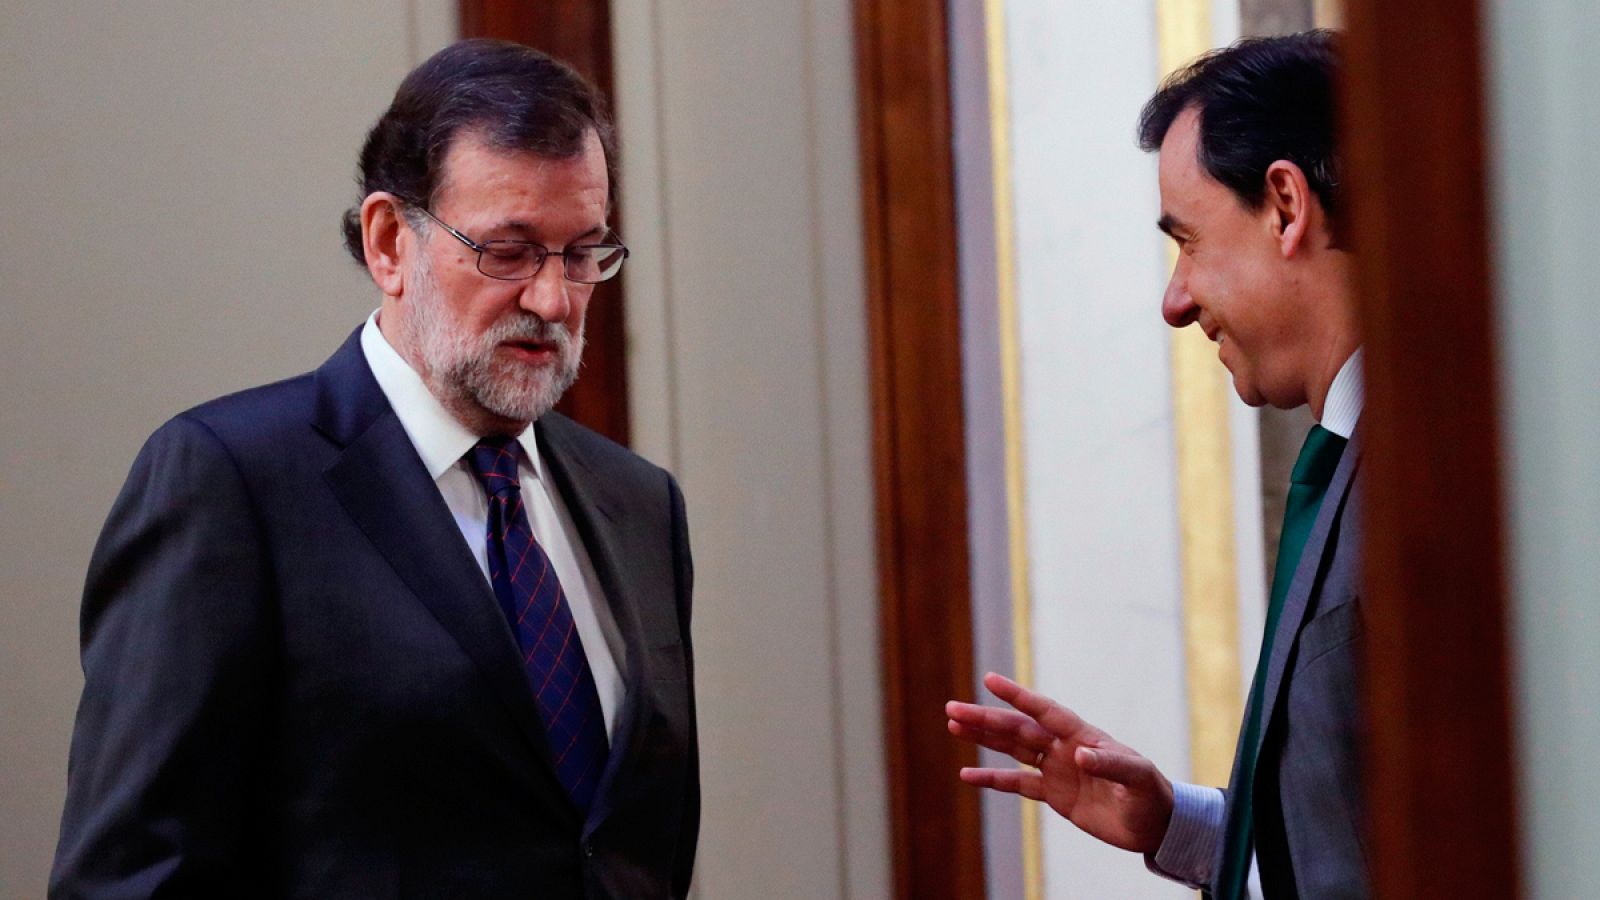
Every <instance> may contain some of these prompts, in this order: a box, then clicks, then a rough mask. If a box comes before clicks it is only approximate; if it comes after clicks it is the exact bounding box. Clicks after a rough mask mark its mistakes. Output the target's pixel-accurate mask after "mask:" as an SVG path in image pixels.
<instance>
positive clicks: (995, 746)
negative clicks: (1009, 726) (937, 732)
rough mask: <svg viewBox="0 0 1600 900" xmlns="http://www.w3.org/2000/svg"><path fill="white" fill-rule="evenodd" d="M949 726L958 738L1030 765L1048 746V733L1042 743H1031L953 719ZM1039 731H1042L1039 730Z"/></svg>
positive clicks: (1037, 759)
mask: <svg viewBox="0 0 1600 900" xmlns="http://www.w3.org/2000/svg"><path fill="white" fill-rule="evenodd" d="M949 728H950V733H951V734H953V735H955V736H956V737H958V738H961V739H963V740H968V741H971V742H973V743H974V744H977V745H979V746H980V747H987V748H989V749H990V750H994V751H996V752H998V753H1004V754H1006V755H1007V756H1009V757H1011V758H1012V759H1014V760H1016V761H1017V762H1019V763H1024V764H1026V765H1030V766H1031V765H1033V764H1034V763H1036V762H1038V761H1039V754H1041V753H1044V752H1045V751H1046V750H1047V749H1048V748H1049V746H1050V743H1049V737H1048V735H1046V738H1045V742H1044V743H1043V744H1039V745H1032V744H1029V743H1026V742H1024V741H1019V740H1017V739H1016V737H1015V735H1010V734H1003V733H995V732H992V731H984V730H983V729H981V728H974V727H972V726H970V725H964V724H962V723H960V722H957V721H955V720H951V721H950V723H949ZM1041 733H1043V732H1042V731H1041Z"/></svg>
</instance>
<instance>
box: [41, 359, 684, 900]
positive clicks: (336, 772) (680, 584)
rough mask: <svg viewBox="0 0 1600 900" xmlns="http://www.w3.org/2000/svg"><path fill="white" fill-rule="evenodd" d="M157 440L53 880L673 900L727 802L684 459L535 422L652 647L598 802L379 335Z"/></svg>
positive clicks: (87, 716) (157, 890)
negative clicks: (707, 812)
mask: <svg viewBox="0 0 1600 900" xmlns="http://www.w3.org/2000/svg"><path fill="white" fill-rule="evenodd" d="M358 336H359V331H357V333H356V334H353V335H351V337H350V339H349V340H348V341H346V342H345V344H344V346H343V347H342V348H341V349H340V350H339V351H338V352H337V353H336V354H334V356H333V357H332V358H331V359H329V360H328V362H327V363H325V364H324V365H323V366H322V367H321V368H320V369H318V370H317V371H316V372H313V373H310V374H307V375H304V376H301V377H299V378H295V379H291V380H289V381H285V382H281V383H279V384H274V385H268V386H266V387H262V388H257V389H254V390H251V391H246V392H244V393H242V394H236V395H233V396H231V397H225V398H222V399H221V400H217V401H213V402H211V403H208V404H206V405H204V406H201V407H198V408H196V409H193V410H190V411H189V412H186V413H183V414H182V415H179V416H178V417H176V418H174V419H173V420H172V421H170V422H168V423H167V424H166V425H164V426H163V427H162V428H161V429H160V430H158V431H157V432H156V433H155V434H154V435H153V436H152V437H151V438H150V440H149V442H148V443H147V444H146V445H145V448H144V450H143V451H141V453H140V454H139V458H138V459H137V460H136V461H135V463H134V466H133V471H132V473H131V474H130V475H129V477H128V481H127V484H126V485H125V486H124V488H123V491H122V494H121V496H120V497H119V498H118V499H117V502H116V504H115V506H114V507H113V509H112V511H111V515H110V518H109V519H108V521H107V522H106V526H105V530H104V532H103V533H102V535H101V538H100V542H99V544H98V545H97V547H96V549H95V553H94V557H93V559H92V561H91V563H90V567H89V576H88V583H87V586H86V588H85V590H84V598H83V619H82V641H83V669H84V676H85V684H84V692H83V699H82V702H81V704H80V706H79V710H78V719H77V726H76V730H75V733H74V735H73V742H72V751H71V757H70V763H69V775H68V789H67V802H66V810H65V814H64V815H63V818H62V826H61V840H60V844H59V846H58V848H57V853H56V863H55V869H54V872H53V873H52V878H51V887H50V892H51V895H52V896H55V897H148V896H163V897H257V896H261V897H306V898H338V897H360V898H368V897H452V898H458V897H484V898H501V897H514V896H520V897H534V896H537V897H552V898H568V897H571V898H577V897H618V898H624V897H625V898H635V897H666V896H677V897H681V896H683V895H684V894H685V893H686V892H687V890H688V885H689V875H690V870H691V868H692V865H693V861H694V853H695V843H696V835H697V833H698V827H699V816H700V791H699V786H700V782H699V770H698V757H697V751H696V731H695V712H694V685H693V657H692V653H691V647H690V641H689V609H690V592H691V589H692V583H693V569H692V566H691V563H690V558H689V543H688V534H687V529H686V524H685V518H684V511H683V499H682V496H681V495H680V494H679V492H678V488H677V485H676V484H675V483H674V482H673V480H672V478H671V477H670V476H669V475H668V474H667V473H666V472H663V471H662V470H660V469H658V468H656V467H655V466H653V465H650V464H649V463H647V462H645V461H644V460H642V459H640V458H639V457H637V456H635V455H633V454H632V453H630V452H628V451H627V450H625V449H623V448H622V447H619V446H617V445H616V444H613V443H611V442H610V441H607V440H605V439H604V438H602V437H600V436H598V435H596V434H594V433H592V432H590V431H588V430H587V429H584V428H582V427H580V426H578V425H576V424H574V423H572V422H571V421H569V420H567V419H565V418H563V417H561V416H559V415H555V414H551V415H549V416H546V417H545V418H543V419H541V420H540V422H539V425H538V429H537V434H538V439H539V442H540V449H541V452H542V454H543V456H544V458H545V459H546V461H547V462H548V464H549V466H548V468H549V472H550V473H551V476H552V478H553V480H554V482H555V484H556V485H557V487H558V488H559V490H560V491H561V494H562V497H563V499H564V501H565V503H566V505H567V508H568V509H569V510H570V511H571V513H572V517H573V520H574V522H575V523H576V526H577V529H578V532H579V537H580V538H581V539H582V541H583V545H584V547H585V548H586V549H587V550H588V553H589V557H590V559H591V560H592V561H593V563H594V567H595V572H596V575H597V576H598V578H599V581H600V584H601V587H602V589H603V592H604V595H605V600H606V602H607V603H608V604H609V605H610V607H611V611H612V613H613V616H614V618H615V621H616V623H617V627H618V629H619V630H620V631H621V634H622V638H623V641H624V643H625V647H626V652H625V669H624V673H625V674H624V677H625V681H626V698H625V701H624V704H623V708H622V710H621V712H620V715H619V719H618V726H617V730H616V733H615V734H614V735H613V739H612V742H611V756H610V759H609V762H608V765H607V768H606V771H605V773H604V775H603V777H602V780H601V782H600V786H599V793H598V795H597V796H596V798H595V801H594V804H593V807H592V808H591V810H590V811H589V813H588V815H587V817H583V816H580V815H579V812H578V810H577V808H576V807H575V806H574V805H573V804H572V802H571V801H570V799H569V798H568V797H567V795H566V793H565V792H564V790H563V789H562V787H561V785H560V783H559V782H558V780H557V779H556V776H555V772H554V768H553V765H552V763H551V760H550V749H549V746H548V741H547V740H546V738H545V735H544V733H543V726H542V724H541V722H540V719H539V716H538V711H537V708H536V706H535V703H534V700H533V696H532V693H531V692H530V691H529V689H528V685H527V681H526V679H525V677H524V675H523V672H522V668H521V664H520V659H519V653H518V651H517V648H516V644H515V640H514V639H513V637H512V635H511V631H510V628H509V626H508V624H507V622H506V621H505V618H504V616H503V615H502V614H501V612H500V608H499V605H498V604H497V603H496V601H495V598H494V595H493V592H492V590H491V588H490V586H489V583H488V581H487V580H486V579H485V578H484V577H483V573H482V571H481V570H480V569H479V568H478V565H477V563H476V562H475V561H474V560H473V558H472V555H471V553H470V552H469V551H468V549H467V546H466V542H465V541H463V540H462V539H461V533H460V531H459V530H458V529H457V527H456V524H455V521H454V520H453V518H452V516H451V514H450V511H449V509H448V508H447V507H446V506H445V503H444V500H443V498H442V497H441V496H440V494H439V491H438V488H437V487H436V486H435V484H434V483H433V480H432V479H431V478H430V477H429V475H428V473H427V471H426V469H425V468H424V466H423V464H422V461H421V460H420V459H419V458H418V456H417V454H416V451H415V449H414V448H413V447H412V445H411V442H410V439H409V438H408V437H407V435H406V433H405V431H404V429H403V428H402V427H401V425H400V421H399V419H398V418H397V417H396V415H395V414H394V411H393V410H392V409H391V408H390V407H389V404H388V401H387V399H386V398H385V397H384V395H383V392H382V391H381V389H380V388H379V387H378V384H377V382H376V380H374V378H373V376H372V373H371V370H370V369H368V367H367V364H366V360H365V358H364V356H363V355H362V353H361V348H360V345H359V337H358Z"/></svg>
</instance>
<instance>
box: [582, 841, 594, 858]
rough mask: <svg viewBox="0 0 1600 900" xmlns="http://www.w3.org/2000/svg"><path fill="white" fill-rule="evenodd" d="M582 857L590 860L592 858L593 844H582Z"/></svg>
mask: <svg viewBox="0 0 1600 900" xmlns="http://www.w3.org/2000/svg"><path fill="white" fill-rule="evenodd" d="M583 855H584V856H587V857H589V858H590V859H593V858H594V845H593V844H584V845H583Z"/></svg>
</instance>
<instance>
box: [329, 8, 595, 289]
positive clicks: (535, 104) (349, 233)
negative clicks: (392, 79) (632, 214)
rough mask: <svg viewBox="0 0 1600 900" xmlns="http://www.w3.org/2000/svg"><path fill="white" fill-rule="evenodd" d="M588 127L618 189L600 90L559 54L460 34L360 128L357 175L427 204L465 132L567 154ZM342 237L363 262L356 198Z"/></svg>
mask: <svg viewBox="0 0 1600 900" xmlns="http://www.w3.org/2000/svg"><path fill="white" fill-rule="evenodd" d="M590 131H593V132H595V134H597V135H598V136H599V138H600V146H601V147H602V148H603V149H604V151H605V157H606V178H607V181H608V182H609V184H610V187H611V194H612V196H613V197H615V196H616V162H615V159H616V148H615V146H614V138H613V134H612V126H611V118H610V116H609V115H608V113H607V111H606V105H605V100H604V98H602V97H601V96H600V92H599V91H598V90H596V89H595V87H594V86H593V85H591V84H589V82H587V81H585V80H584V79H583V77H582V76H581V75H579V74H578V73H577V72H574V71H573V70H572V69H571V68H570V67H568V66H567V65H566V64H565V63H562V62H561V61H559V60H557V59H554V58H552V57H550V56H547V55H545V54H543V53H540V52H539V51H537V50H534V49H532V48H530V47H524V46H522V45H521V44H513V43H510V42H508V41H492V40H481V39H479V40H467V41H459V42H457V43H455V44H452V45H450V46H449V47H446V48H445V49H443V50H440V51H439V52H438V53H435V54H434V55H433V56H431V57H429V58H428V60H427V61H426V62H424V63H423V64H422V65H420V66H418V67H416V68H415V69H413V70H412V72H411V74H410V75H407V76H406V79H405V81H402V82H401V83H400V88H399V90H397V91H395V94H394V101H393V102H391V103H390V104H389V109H388V110H387V111H385V112H384V114H383V117H382V118H380V119H378V124H376V125H374V126H372V130H371V131H370V132H368V133H367V142H366V144H365V145H364V146H363V147H362V149H361V170H360V172H359V173H358V175H357V178H356V180H357V183H358V184H359V185H360V188H361V197H362V199H365V198H366V197H367V196H368V195H369V194H372V193H373V192H374V191H388V192H389V193H392V194H396V195H398V196H400V197H402V198H404V199H405V200H407V201H411V202H416V203H421V204H424V205H426V206H428V207H430V208H431V207H432V206H433V201H434V199H435V197H434V195H435V193H436V192H437V191H438V189H439V186H440V180H441V171H440V170H441V168H442V167H443V165H444V160H445V156H446V155H447V154H448V153H449V150H450V147H451V145H452V144H453V143H454V142H455V140H456V139H457V138H458V137H460V136H461V135H462V134H464V133H471V134H473V135H474V136H475V137H478V138H479V139H481V140H483V141H484V142H485V143H487V144H488V145H489V146H491V147H495V148H497V149H501V150H518V151H525V152H528V153H534V154H537V155H539V156H543V157H547V158H549V159H573V158H575V157H577V156H579V155H581V154H582V153H583V149H584V146H585V142H586V140H587V135H588V133H589V132H590ZM342 224H343V230H344V241H345V247H346V248H347V249H348V250H349V251H350V255H351V256H353V257H355V260H356V262H358V263H360V264H362V265H366V261H367V259H366V253H365V251H364V250H363V249H362V246H361V207H360V204H359V203H358V204H357V205H356V206H354V207H352V208H351V209H349V210H346V211H345V214H344V220H343V223H342Z"/></svg>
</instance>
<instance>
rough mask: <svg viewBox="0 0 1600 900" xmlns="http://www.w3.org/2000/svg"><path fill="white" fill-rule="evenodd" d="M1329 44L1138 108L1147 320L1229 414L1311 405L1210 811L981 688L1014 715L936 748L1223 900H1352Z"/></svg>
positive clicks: (1338, 256)
mask: <svg viewBox="0 0 1600 900" xmlns="http://www.w3.org/2000/svg"><path fill="white" fill-rule="evenodd" d="M1336 68H1337V55H1336V48H1335V46H1334V38H1333V36H1332V35H1330V34H1328V33H1326V32H1310V33H1306V34H1300V35H1293V36H1289V37H1282V38H1265V39H1258V40H1248V41H1241V42H1240V43H1238V44H1235V45H1234V46H1232V47H1230V48H1228V49H1225V50H1221V51H1216V52H1213V53H1211V54H1208V55H1207V56H1204V57H1202V58H1201V59H1199V60H1198V61H1196V62H1195V63H1193V64H1191V65H1190V66H1189V67H1188V68H1186V69H1184V70H1182V71H1180V72H1178V73H1176V74H1175V75H1173V76H1172V77H1171V78H1170V79H1168V81H1167V82H1166V83H1165V84H1164V85H1163V86H1162V88H1161V90H1160V91H1159V92H1157V94H1156V95H1155V96H1154V97H1153V98H1151V100H1150V101H1149V103H1148V104H1146V106H1145V109H1144V113H1143V115H1142V116H1141V119H1140V125H1139V137H1140V144H1141V146H1143V147H1144V149H1146V150H1149V151H1159V153H1160V160H1159V170H1160V187H1161V218H1160V222H1159V225H1160V228H1161V230H1162V231H1164V232H1165V233H1166V234H1167V235H1169V236H1170V237H1171V238H1172V239H1173V241H1175V242H1176V244H1177V247H1178V261H1177V265H1176V267H1175V268H1174V270H1173V273H1172V279H1171V282H1170V283H1169V284H1168V286H1167V291H1166V296H1165V297H1164V298H1163V301H1162V315H1163V316H1164V317H1165V319H1166V321H1167V323H1168V324H1170V325H1172V326H1173V327H1174V328H1183V327H1186V326H1188V325H1192V324H1195V325H1198V326H1199V327H1200V328H1201V329H1202V330H1203V331H1204V332H1205V334H1206V336H1207V337H1208V338H1210V339H1211V340H1213V341H1215V342H1216V343H1217V345H1218V350H1217V353H1218V357H1219V358H1220V360H1221V361H1222V363H1223V365H1225V366H1226V367H1227V368H1228V371H1229V372H1230V373H1231V374H1232V376H1233V382H1234V388H1235V389H1236V390H1237V391H1238V393H1239V396H1240V397H1241V398H1243V399H1244V401H1245V402H1246V403H1249V404H1251V405H1254V406H1259V405H1262V404H1267V403H1270V404H1272V405H1273V406H1277V407H1281V408H1292V407H1295V406H1299V405H1302V404H1309V405H1310V407H1311V410H1312V412H1313V413H1314V414H1315V415H1316V417H1317V419H1318V422H1319V424H1318V425H1317V426H1316V427H1315V428H1313V429H1312V432H1311V433H1310V434H1309V435H1308V436H1307V438H1306V444H1305V447H1304V448H1303V449H1302V451H1301V454H1300V459H1299V460H1298V461H1297V462H1296V465H1295V470H1294V474H1293V476H1292V478H1291V481H1292V484H1291V486H1290V491H1289V498H1288V504H1287V505H1288V508H1287V510H1286V512H1285V518H1284V530H1283V539H1282V541H1281V542H1280V547H1279V555H1278V560H1277V565H1276V568H1275V570H1274V574H1273V580H1272V594H1271V601H1270V604H1269V607H1268V611H1267V628H1266V632H1265V634H1264V636H1263V641H1262V650H1261V656H1260V659H1259V661H1258V663H1257V666H1256V672H1255V680H1254V684H1253V686H1252V689H1251V693H1250V698H1249V701H1248V703H1247V704H1246V708H1245V720H1244V723H1243V726H1242V728H1241V730H1240V738H1239V745H1238V749H1237V751H1236V755H1235V760H1234V767H1233V775H1232V777H1231V779H1230V781H1229V786H1228V788H1227V790H1225V791H1224V790H1218V789H1216V788H1205V787H1198V786H1195V785H1188V784H1174V783H1172V782H1170V781H1169V780H1168V779H1167V778H1166V776H1164V775H1162V774H1161V772H1160V771H1159V770H1157V769H1156V767H1155V766H1154V765H1153V764H1152V763H1151V762H1150V761H1149V760H1147V759H1145V758H1144V757H1142V756H1140V755H1139V754H1138V753H1136V752H1134V751H1133V750H1132V749H1130V748H1128V747H1126V746H1124V745H1122V744H1120V743H1118V742H1117V741H1115V740H1114V739H1112V738H1111V737H1110V736H1109V735H1107V734H1106V733H1105V732H1103V731H1100V730H1099V729H1097V728H1095V727H1093V726H1092V725H1089V724H1088V723H1086V722H1084V721H1083V720H1082V719H1081V718H1079V717H1078V716H1077V715H1075V714H1074V713H1073V712H1072V711H1071V710H1069V709H1067V708H1065V707H1063V706H1061V705H1059V704H1057V703H1055V702H1054V701H1052V700H1050V699H1049V698H1047V697H1044V696H1041V695H1039V694H1037V693H1034V692H1032V691H1029V690H1026V689H1024V688H1022V687H1020V686H1019V685H1017V684H1015V683H1014V682H1012V681H1010V680H1009V679H1006V678H1003V677H1001V676H999V675H994V674H990V675H988V676H987V677H986V678H985V684H986V685H987V686H988V688H989V689H990V690H991V691H993V692H994V694H995V695H996V696H997V697H999V698H1000V699H1002V700H1004V701H1006V702H1007V703H1009V704H1011V705H1012V706H1013V707H1015V710H1005V709H996V708H985V707H981V706H976V705H973V704H967V703H957V702H952V703H950V704H949V706H948V708H947V711H948V713H949V716H950V730H951V731H952V733H954V734H956V735H957V736H959V737H963V738H967V739H970V740H973V741H975V742H977V743H979V744H982V745H983V746H986V747H989V748H991V749H994V750H997V751H1000V752H1003V753H1008V754H1010V755H1011V756H1012V757H1013V758H1015V759H1016V760H1018V761H1019V762H1022V763H1025V764H1027V765H1029V766H1032V767H1033V768H1034V769H1036V770H1037V771H1034V770H1030V769H1020V770H998V769H965V770H963V771H962V773H961V777H962V778H963V779H964V780H966V781H967V782H969V783H971V784H975V785H980V786H983V787H989V788H994V789H997V790H1003V791H1010V792H1013V793H1019V794H1022V795H1023V796H1026V797H1029V798H1031V799H1034V800H1043V801H1045V802H1046V803H1048V804H1049V805H1050V806H1051V807H1052V808H1053V809H1054V810H1055V811H1056V812H1057V813H1059V814H1061V815H1062V816H1064V817H1065V818H1067V819H1069V820H1071V821H1072V822H1073V823H1074V824H1075V825H1077V826H1078V827H1079V828H1081V829H1083V830H1084V831H1086V832H1088V833H1089V834H1091V835H1093V836H1095V837H1097V838H1099V839H1101V840H1103V841H1106V842H1107V843H1110V844H1113V845H1115V846H1117V847H1121V848H1124V849H1127V850H1133V851H1136V852H1140V853H1143V854H1145V855H1146V861H1147V863H1148V864H1149V866H1150V868H1151V869H1152V870H1153V871H1155V872H1157V873H1159V874H1162V875H1165V876H1167V877H1169V878H1173V879H1175V880H1178V881H1182V882H1184V883H1186V884H1188V885H1190V886H1192V887H1199V888H1202V889H1204V890H1205V891H1206V892H1207V894H1208V895H1209V896H1211V897H1215V898H1225V900H1237V898H1240V897H1243V896H1246V894H1247V893H1250V892H1251V891H1250V889H1249V885H1248V882H1250V881H1251V880H1252V879H1251V877H1250V872H1251V870H1252V868H1253V867H1252V861H1254V863H1256V865H1257V866H1258V867H1259V876H1260V881H1259V892H1260V893H1261V894H1262V895H1264V896H1266V897H1269V898H1278V897H1295V896H1299V895H1304V896H1308V897H1318V898H1324V897H1364V896H1366V894H1367V878H1366V860H1365V857H1364V853H1363V850H1362V841H1361V838H1360V832H1361V828H1362V824H1363V823H1362V808H1361V801H1362V791H1361V780H1360V767H1359V756H1360V744H1361V738H1362V735H1361V726H1360V713H1359V710H1358V708H1357V695H1358V693H1359V691H1358V684H1357V678H1358V668H1359V667H1358V650H1359V640H1358V639H1359V636H1360V634H1361V611H1360V598H1359V592H1360V584H1359V570H1360V559H1359V548H1360V543H1361V540H1360V533H1359V525H1360V519H1359V515H1358V510H1359V507H1360V490H1359V486H1358V484H1357V481H1356V478H1355V476H1356V471H1357V467H1358V466H1359V464H1360V448H1359V444H1358V443H1357V440H1356V437H1355V433H1356V423H1357V419H1358V418H1359V416H1360V411H1361V402H1362V390H1361V368H1360V335H1359V332H1358V330H1357V326H1356V319H1355V313H1354V307H1353V301H1352V261H1351V259H1350V257H1349V254H1348V253H1346V252H1345V251H1344V250H1343V249H1342V248H1341V245H1340V243H1339V241H1338V240H1337V235H1338V232H1339V229H1338V227H1337V215H1338V213H1339V204H1338V170H1339V167H1338V165H1337V158H1336V154H1335V146H1334V127H1333V122H1334V104H1333V81H1334V77H1335V70H1336Z"/></svg>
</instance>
